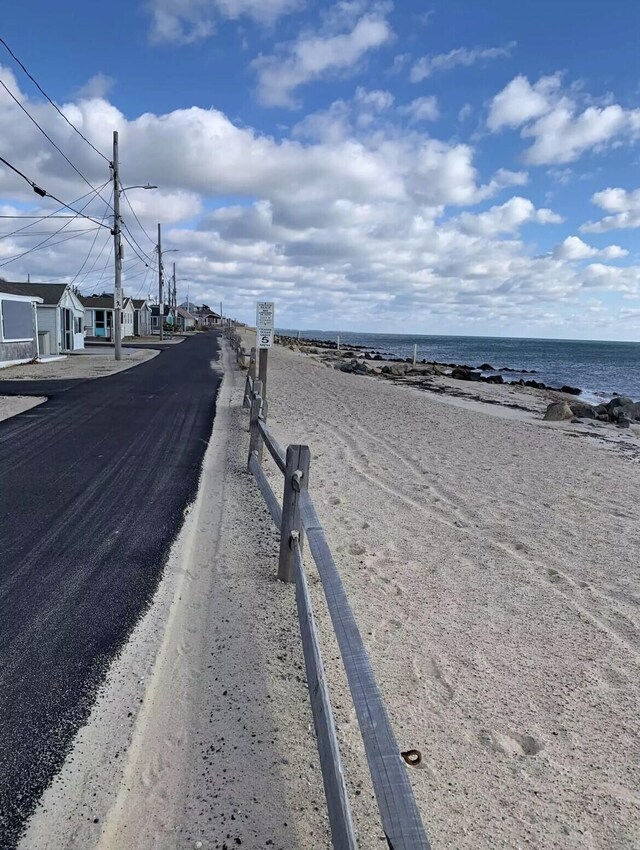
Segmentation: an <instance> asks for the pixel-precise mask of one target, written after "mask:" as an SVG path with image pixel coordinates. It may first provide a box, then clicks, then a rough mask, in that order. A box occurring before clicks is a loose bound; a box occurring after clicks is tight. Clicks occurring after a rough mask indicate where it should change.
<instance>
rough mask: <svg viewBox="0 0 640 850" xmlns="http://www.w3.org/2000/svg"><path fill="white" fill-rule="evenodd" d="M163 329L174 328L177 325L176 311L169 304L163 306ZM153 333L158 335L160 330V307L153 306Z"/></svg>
mask: <svg viewBox="0 0 640 850" xmlns="http://www.w3.org/2000/svg"><path fill="white" fill-rule="evenodd" d="M162 306H163V313H162V315H163V316H164V318H163V322H162V323H163V327H167V326H168V327H169V328H172V327H173V326H174V324H175V309H174V308H173V307H170V306H169V305H168V304H163V305H162ZM151 333H152V334H157V333H159V330H158V305H157V304H152V305H151Z"/></svg>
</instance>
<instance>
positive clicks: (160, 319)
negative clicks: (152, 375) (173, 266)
mask: <svg viewBox="0 0 640 850" xmlns="http://www.w3.org/2000/svg"><path fill="white" fill-rule="evenodd" d="M162 298H163V292H162V225H161V224H160V223H159V222H158V327H159V329H160V342H162V341H163V340H164V303H163V301H162Z"/></svg>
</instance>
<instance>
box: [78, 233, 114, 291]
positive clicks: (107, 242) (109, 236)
mask: <svg viewBox="0 0 640 850" xmlns="http://www.w3.org/2000/svg"><path fill="white" fill-rule="evenodd" d="M98 232H99V231H96V233H98ZM110 242H111V234H110V233H108V234H107V238H106V239H105V241H104V243H103V245H102V248H100V251H99V252H98V254H97V256H96V258H95V260H94V261H93V263H92V265H91V268H90V269H88V270H87V271H86V272H85V273H84V274H83V275H82V284H81V286H84V283H85V281H86V280H87V278H88V277H89V275H90V274H91V272H92V271H93V270H94V269H95V267H96V265H97V263H98V260H99V259H100V257H101V256H102V254H103V253H104V249H105V248H106V247H107V245H108V244H109V243H110ZM79 274H80V272H78V275H79ZM78 275H76V277H77V276H78ZM74 280H75V278H74Z"/></svg>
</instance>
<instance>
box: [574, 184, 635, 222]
mask: <svg viewBox="0 0 640 850" xmlns="http://www.w3.org/2000/svg"><path fill="white" fill-rule="evenodd" d="M591 200H592V202H593V203H594V204H596V205H597V206H599V207H600V209H602V210H604V211H605V212H608V213H610V215H606V216H605V217H604V218H602V219H600V221H589V222H587V223H586V224H583V225H582V227H581V228H580V230H581V231H582V232H583V233H605V232H606V231H607V230H623V229H626V228H632V227H640V189H635V190H632V191H627V190H626V189H619V188H618V189H603V190H602V191H601V192H596V193H595V195H593V197H592V198H591Z"/></svg>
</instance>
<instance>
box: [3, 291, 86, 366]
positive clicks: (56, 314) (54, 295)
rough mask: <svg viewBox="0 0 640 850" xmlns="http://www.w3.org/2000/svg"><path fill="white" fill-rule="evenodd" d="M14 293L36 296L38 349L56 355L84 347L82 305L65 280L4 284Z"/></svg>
mask: <svg viewBox="0 0 640 850" xmlns="http://www.w3.org/2000/svg"><path fill="white" fill-rule="evenodd" d="M2 286H3V287H4V288H5V289H6V290H7V291H9V292H13V293H15V294H16V295H25V296H27V297H35V298H37V299H39V301H38V304H37V313H38V316H37V319H38V352H39V354H40V355H42V356H46V355H58V354H62V353H65V352H68V351H77V350H78V349H81V348H84V306H83V304H82V302H81V300H80V298H79V297H78V295H76V293H75V292H74V291H73V289H71V287H70V286H69V285H68V284H66V283H22V282H20V283H13V282H12V283H8V282H7V283H3V284H2Z"/></svg>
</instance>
